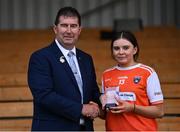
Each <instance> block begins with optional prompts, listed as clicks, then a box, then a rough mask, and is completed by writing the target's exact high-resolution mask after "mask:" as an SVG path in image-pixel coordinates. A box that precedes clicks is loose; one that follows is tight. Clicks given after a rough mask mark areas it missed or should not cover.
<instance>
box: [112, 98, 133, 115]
mask: <svg viewBox="0 0 180 132" xmlns="http://www.w3.org/2000/svg"><path fill="white" fill-rule="evenodd" d="M117 102H118V103H119V105H118V106H116V107H111V109H110V111H111V112H112V113H124V112H133V111H134V107H135V105H134V104H132V103H129V102H127V101H124V100H119V99H118V100H117Z"/></svg>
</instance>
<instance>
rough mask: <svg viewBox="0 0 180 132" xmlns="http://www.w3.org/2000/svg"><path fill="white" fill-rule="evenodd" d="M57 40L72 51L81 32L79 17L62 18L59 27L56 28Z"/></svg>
mask: <svg viewBox="0 0 180 132" xmlns="http://www.w3.org/2000/svg"><path fill="white" fill-rule="evenodd" d="M54 32H55V34H56V39H57V40H58V41H59V42H60V44H61V45H62V46H63V47H64V48H66V49H72V48H73V47H74V46H75V44H76V42H77V40H78V38H79V35H80V32H81V27H80V25H79V24H78V18H77V17H67V16H60V17H59V23H58V25H55V26H54Z"/></svg>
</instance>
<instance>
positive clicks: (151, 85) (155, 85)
mask: <svg viewBox="0 0 180 132" xmlns="http://www.w3.org/2000/svg"><path fill="white" fill-rule="evenodd" d="M147 95H148V98H149V100H150V103H151V104H158V103H162V102H163V93H162V90H161V86H160V81H159V78H158V75H157V74H156V72H155V71H154V72H153V73H152V74H151V75H150V76H149V77H148V79H147Z"/></svg>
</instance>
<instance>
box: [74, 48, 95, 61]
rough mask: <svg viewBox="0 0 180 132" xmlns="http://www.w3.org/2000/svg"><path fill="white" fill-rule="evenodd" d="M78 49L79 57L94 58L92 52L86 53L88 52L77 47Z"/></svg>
mask: <svg viewBox="0 0 180 132" xmlns="http://www.w3.org/2000/svg"><path fill="white" fill-rule="evenodd" d="M76 51H77V56H78V57H80V58H82V59H85V60H86V59H90V60H92V56H91V55H90V54H88V53H86V52H84V51H82V50H80V49H77V48H76Z"/></svg>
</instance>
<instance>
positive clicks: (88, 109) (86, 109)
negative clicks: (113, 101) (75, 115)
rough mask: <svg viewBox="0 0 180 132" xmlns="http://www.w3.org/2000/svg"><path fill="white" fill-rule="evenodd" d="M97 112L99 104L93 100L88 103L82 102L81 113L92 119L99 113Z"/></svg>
mask: <svg viewBox="0 0 180 132" xmlns="http://www.w3.org/2000/svg"><path fill="white" fill-rule="evenodd" d="M99 113H100V110H99V106H98V104H96V103H95V102H93V101H90V102H89V104H83V108H82V115H84V116H86V117H90V118H91V119H94V118H96V117H97V116H98V115H99Z"/></svg>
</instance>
